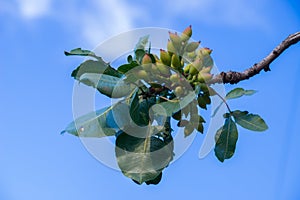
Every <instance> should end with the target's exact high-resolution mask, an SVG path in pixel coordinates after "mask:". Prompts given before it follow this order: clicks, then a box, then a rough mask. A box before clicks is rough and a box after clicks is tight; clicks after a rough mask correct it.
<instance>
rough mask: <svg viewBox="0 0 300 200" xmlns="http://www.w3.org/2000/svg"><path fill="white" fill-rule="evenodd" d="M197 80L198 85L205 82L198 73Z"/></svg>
mask: <svg viewBox="0 0 300 200" xmlns="http://www.w3.org/2000/svg"><path fill="white" fill-rule="evenodd" d="M197 80H198V81H199V82H200V83H204V82H205V80H204V78H203V76H202V74H201V73H200V72H199V73H198V76H197Z"/></svg>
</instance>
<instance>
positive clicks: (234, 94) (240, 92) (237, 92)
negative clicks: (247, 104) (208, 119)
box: [225, 88, 257, 99]
mask: <svg viewBox="0 0 300 200" xmlns="http://www.w3.org/2000/svg"><path fill="white" fill-rule="evenodd" d="M256 92H257V91H256V90H245V89H243V88H235V89H233V90H231V91H230V92H228V93H227V95H226V97H225V98H226V99H236V98H239V97H242V96H244V95H247V96H250V95H252V94H254V93H256Z"/></svg>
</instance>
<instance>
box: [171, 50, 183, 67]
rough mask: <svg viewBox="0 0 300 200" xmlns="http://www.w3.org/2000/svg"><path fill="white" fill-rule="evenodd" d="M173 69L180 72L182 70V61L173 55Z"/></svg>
mask: <svg viewBox="0 0 300 200" xmlns="http://www.w3.org/2000/svg"><path fill="white" fill-rule="evenodd" d="M171 67H172V68H174V69H176V70H179V69H180V68H181V63H180V59H179V57H178V55H177V54H173V55H172V60H171Z"/></svg>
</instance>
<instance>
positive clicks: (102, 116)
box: [62, 106, 115, 137]
mask: <svg viewBox="0 0 300 200" xmlns="http://www.w3.org/2000/svg"><path fill="white" fill-rule="evenodd" d="M112 108H113V106H110V107H106V108H103V109H100V110H97V111H96V112H91V113H88V114H86V115H83V116H81V117H79V118H77V119H75V120H74V121H73V122H71V123H70V124H69V125H68V126H67V127H66V129H65V130H64V131H62V133H65V132H68V133H70V134H72V135H75V136H79V137H105V136H112V135H114V134H115V129H113V128H111V127H109V126H108V125H107V123H106V117H107V114H108V112H109V111H110V110H111V109H112Z"/></svg>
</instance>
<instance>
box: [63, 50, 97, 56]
mask: <svg viewBox="0 0 300 200" xmlns="http://www.w3.org/2000/svg"><path fill="white" fill-rule="evenodd" d="M65 55H66V56H93V57H94V56H96V55H95V53H94V52H92V51H89V50H83V49H81V48H76V49H73V50H71V51H70V52H67V51H65Z"/></svg>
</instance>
